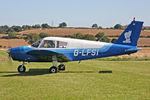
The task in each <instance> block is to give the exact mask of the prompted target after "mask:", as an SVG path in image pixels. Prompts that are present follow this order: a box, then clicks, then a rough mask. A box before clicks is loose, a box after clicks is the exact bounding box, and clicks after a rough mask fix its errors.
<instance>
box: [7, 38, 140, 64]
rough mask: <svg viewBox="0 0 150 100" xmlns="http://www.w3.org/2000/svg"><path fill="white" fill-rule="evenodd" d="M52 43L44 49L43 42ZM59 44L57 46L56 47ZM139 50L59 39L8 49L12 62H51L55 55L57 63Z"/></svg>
mask: <svg viewBox="0 0 150 100" xmlns="http://www.w3.org/2000/svg"><path fill="white" fill-rule="evenodd" d="M48 40H50V41H54V46H53V47H51V48H45V47H44V46H42V45H43V43H44V41H48ZM60 42H62V43H61V45H60ZM58 44H59V46H60V47H59V46H58ZM140 49H141V48H137V46H129V45H121V44H113V43H105V42H97V41H89V40H80V39H71V38H61V37H48V38H44V39H42V40H41V41H40V43H39V45H38V46H36V47H35V46H32V45H29V46H23V47H15V48H11V49H10V53H11V57H12V58H13V60H17V61H26V62H51V61H52V56H53V55H56V57H57V59H58V61H59V62H65V61H79V60H87V59H94V58H102V57H109V56H117V55H124V54H131V53H135V52H137V51H138V50H140Z"/></svg>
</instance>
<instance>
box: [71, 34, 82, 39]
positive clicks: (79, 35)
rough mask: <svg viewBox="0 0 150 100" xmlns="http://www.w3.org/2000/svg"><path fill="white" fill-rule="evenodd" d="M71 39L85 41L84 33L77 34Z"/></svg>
mask: <svg viewBox="0 0 150 100" xmlns="http://www.w3.org/2000/svg"><path fill="white" fill-rule="evenodd" d="M70 37H71V38H76V39H83V38H84V35H83V34H82V33H75V34H72V35H71V36H70Z"/></svg>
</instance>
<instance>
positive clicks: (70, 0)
mask: <svg viewBox="0 0 150 100" xmlns="http://www.w3.org/2000/svg"><path fill="white" fill-rule="evenodd" d="M149 5H150V0H0V25H9V26H12V25H34V24H42V23H48V24H49V25H51V26H58V25H59V23H61V22H66V23H67V26H68V27H91V26H92V24H95V23H96V24H98V25H99V26H102V27H113V26H114V25H115V24H122V25H127V24H129V23H130V22H131V21H132V20H133V17H135V18H136V20H139V21H144V25H145V26H150V6H149Z"/></svg>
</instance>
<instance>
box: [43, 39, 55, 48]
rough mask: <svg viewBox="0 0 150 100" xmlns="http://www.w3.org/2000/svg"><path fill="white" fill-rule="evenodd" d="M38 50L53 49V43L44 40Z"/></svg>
mask: <svg viewBox="0 0 150 100" xmlns="http://www.w3.org/2000/svg"><path fill="white" fill-rule="evenodd" d="M40 48H55V41H52V40H44V41H43V43H42V44H41V46H40Z"/></svg>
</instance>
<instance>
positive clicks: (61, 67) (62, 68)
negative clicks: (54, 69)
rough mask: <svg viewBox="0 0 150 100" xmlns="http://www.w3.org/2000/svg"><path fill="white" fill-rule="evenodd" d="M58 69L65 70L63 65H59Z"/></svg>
mask: <svg viewBox="0 0 150 100" xmlns="http://www.w3.org/2000/svg"><path fill="white" fill-rule="evenodd" d="M58 69H59V70H65V69H66V68H65V65H64V64H60V65H59V66H58Z"/></svg>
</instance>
